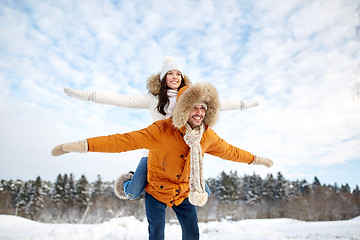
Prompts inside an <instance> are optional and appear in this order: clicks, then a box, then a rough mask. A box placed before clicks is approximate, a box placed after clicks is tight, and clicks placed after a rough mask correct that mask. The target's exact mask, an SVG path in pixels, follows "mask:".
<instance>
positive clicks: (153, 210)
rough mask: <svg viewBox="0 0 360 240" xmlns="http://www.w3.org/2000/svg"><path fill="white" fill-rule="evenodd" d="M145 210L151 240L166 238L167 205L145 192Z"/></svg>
mask: <svg viewBox="0 0 360 240" xmlns="http://www.w3.org/2000/svg"><path fill="white" fill-rule="evenodd" d="M145 210H146V217H147V220H148V223H149V227H148V230H149V240H163V239H164V237H165V210H166V204H165V203H162V202H160V201H158V200H156V199H155V198H154V197H153V196H151V195H150V194H149V193H147V192H145Z"/></svg>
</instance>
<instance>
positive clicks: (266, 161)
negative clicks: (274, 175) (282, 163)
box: [251, 156, 274, 167]
mask: <svg viewBox="0 0 360 240" xmlns="http://www.w3.org/2000/svg"><path fill="white" fill-rule="evenodd" d="M251 164H254V165H264V166H266V167H271V166H272V165H273V164H274V162H273V160H271V159H269V158H263V157H258V156H255V159H254V161H253V162H252V163H251Z"/></svg>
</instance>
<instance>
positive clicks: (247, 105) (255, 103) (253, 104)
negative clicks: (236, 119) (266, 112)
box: [241, 100, 259, 109]
mask: <svg viewBox="0 0 360 240" xmlns="http://www.w3.org/2000/svg"><path fill="white" fill-rule="evenodd" d="M256 106H259V102H258V101H256V100H254V101H241V109H248V108H252V107H256Z"/></svg>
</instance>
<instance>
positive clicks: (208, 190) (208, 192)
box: [205, 183, 211, 197]
mask: <svg viewBox="0 0 360 240" xmlns="http://www.w3.org/2000/svg"><path fill="white" fill-rule="evenodd" d="M205 192H207V194H208V197H210V193H211V191H210V188H209V186H208V185H207V184H206V183H205Z"/></svg>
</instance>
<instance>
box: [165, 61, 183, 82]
mask: <svg viewBox="0 0 360 240" xmlns="http://www.w3.org/2000/svg"><path fill="white" fill-rule="evenodd" d="M171 70H178V71H179V72H181V75H182V76H184V75H183V70H182V67H181V66H180V65H179V64H177V63H175V61H174V58H172V57H165V58H164V62H163V66H162V68H161V72H160V81H161V80H162V79H163V77H164V76H165V75H166V73H167V72H168V71H171Z"/></svg>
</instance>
